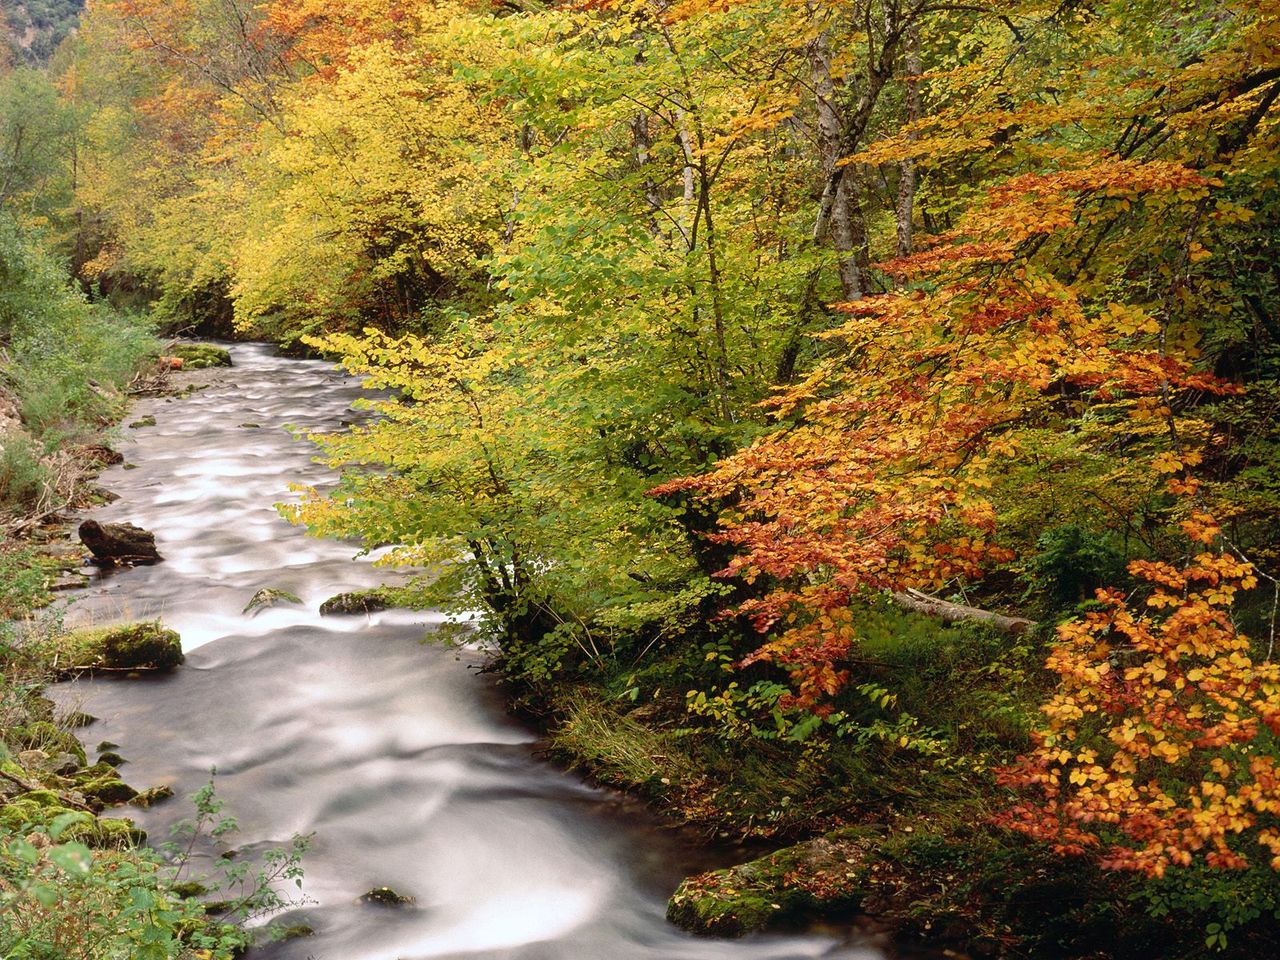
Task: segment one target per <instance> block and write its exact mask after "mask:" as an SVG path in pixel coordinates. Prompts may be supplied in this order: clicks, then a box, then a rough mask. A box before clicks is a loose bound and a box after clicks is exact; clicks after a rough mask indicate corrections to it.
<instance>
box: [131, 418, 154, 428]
mask: <svg viewBox="0 0 1280 960" xmlns="http://www.w3.org/2000/svg"><path fill="white" fill-rule="evenodd" d="M155 425H156V418H155V417H153V416H146V417H139V418H138V419H137V420H134V421H133V422H132V423H130V424H129V429H130V430H138V429H141V428H142V427H154V426H155Z"/></svg>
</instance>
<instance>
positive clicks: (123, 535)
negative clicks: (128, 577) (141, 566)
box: [80, 520, 164, 564]
mask: <svg viewBox="0 0 1280 960" xmlns="http://www.w3.org/2000/svg"><path fill="white" fill-rule="evenodd" d="M80 542H81V543H83V544H84V545H85V546H86V547H88V548H89V551H90V552H91V553H92V554H93V558H94V562H96V563H99V564H111V563H135V564H138V563H155V562H157V561H159V560H163V559H164V558H163V557H162V556H160V554H159V553H158V552H157V551H156V535H155V534H154V533H151V532H149V531H147V530H143V529H142V528H141V527H135V526H134V525H133V524H132V523H98V521H97V520H86V521H85V522H84V523H82V524H80Z"/></svg>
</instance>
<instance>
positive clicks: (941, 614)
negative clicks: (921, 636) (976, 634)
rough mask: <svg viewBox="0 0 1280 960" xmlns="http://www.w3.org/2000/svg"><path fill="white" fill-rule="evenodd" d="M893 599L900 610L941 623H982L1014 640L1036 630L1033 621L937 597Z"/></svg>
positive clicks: (904, 593) (908, 594)
mask: <svg viewBox="0 0 1280 960" xmlns="http://www.w3.org/2000/svg"><path fill="white" fill-rule="evenodd" d="M893 599H894V602H895V603H897V604H898V606H900V607H904V608H906V609H907V610H912V611H914V612H916V613H923V614H925V615H926V616H930V617H937V618H938V619H939V620H941V621H942V622H943V623H963V622H969V623H982V624H985V625H987V626H989V627H993V628H994V629H996V630H999V631H1000V632H1002V633H1008V634H1013V635H1014V636H1016V635H1018V634H1020V633H1025V632H1026V631H1027V630H1030V629H1032V628H1033V627H1035V626H1036V621H1034V620H1027V619H1026V618H1025V617H1006V616H1004V615H1003V614H1000V613H992V612H991V611H990V610H980V609H978V608H977V607H967V606H965V605H964V604H962V603H952V602H951V601H950V600H943V599H942V598H941V597H935V596H932V595H931V594H928V593H924V592H923V591H920V590H911V589H908V590H899V591H896V592H895V593H894V594H893Z"/></svg>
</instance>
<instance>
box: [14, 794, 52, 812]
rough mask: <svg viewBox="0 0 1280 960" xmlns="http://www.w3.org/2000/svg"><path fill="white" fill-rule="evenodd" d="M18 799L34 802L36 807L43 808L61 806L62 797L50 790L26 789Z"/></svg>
mask: <svg viewBox="0 0 1280 960" xmlns="http://www.w3.org/2000/svg"><path fill="white" fill-rule="evenodd" d="M18 799H19V800H25V801H26V802H27V803H34V804H35V805H36V806H37V807H41V808H42V809H45V810H49V809H52V808H54V807H61V806H62V798H61V797H59V796H58V795H57V794H56V793H55V792H54V791H52V790H28V791H27V792H26V793H24V794H23V795H22V796H21V797H19V798H18Z"/></svg>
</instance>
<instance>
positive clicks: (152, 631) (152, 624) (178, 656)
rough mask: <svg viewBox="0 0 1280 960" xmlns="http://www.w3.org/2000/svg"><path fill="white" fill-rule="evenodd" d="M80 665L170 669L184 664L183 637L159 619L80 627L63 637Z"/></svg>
mask: <svg viewBox="0 0 1280 960" xmlns="http://www.w3.org/2000/svg"><path fill="white" fill-rule="evenodd" d="M62 643H63V644H64V645H66V646H67V647H68V648H69V650H68V655H69V656H70V658H71V661H72V662H73V663H75V664H76V666H83V667H86V668H88V669H90V670H92V669H93V668H95V667H106V668H109V669H112V670H169V669H172V668H173V667H176V666H178V664H180V663H182V662H183V660H185V659H186V657H185V656H184V655H183V653H182V638H181V637H180V636H178V634H177V633H176V632H175V631H173V630H169V629H168V628H166V627H165V626H164V625H163V624H161V623H160V621H158V620H146V621H143V622H142V623H130V624H124V625H122V626H114V627H97V628H93V629H89V630H77V631H75V632H74V633H70V634H67V635H66V636H65V637H63V638H62Z"/></svg>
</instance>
